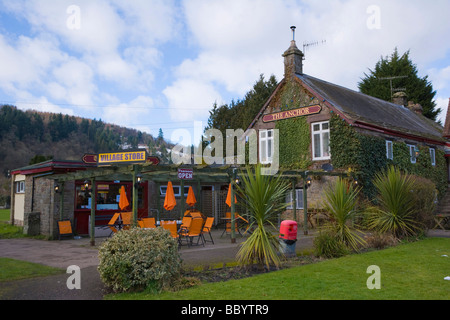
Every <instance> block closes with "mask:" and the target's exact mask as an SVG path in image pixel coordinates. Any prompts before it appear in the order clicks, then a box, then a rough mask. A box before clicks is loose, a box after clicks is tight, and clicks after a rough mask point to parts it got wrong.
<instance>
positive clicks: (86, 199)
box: [75, 184, 91, 209]
mask: <svg viewBox="0 0 450 320" xmlns="http://www.w3.org/2000/svg"><path fill="white" fill-rule="evenodd" d="M75 197H76V209H90V208H91V196H90V193H89V192H88V191H87V190H86V188H85V186H84V184H82V185H77V186H76V187H75Z"/></svg>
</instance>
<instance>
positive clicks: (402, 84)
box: [358, 48, 441, 120]
mask: <svg viewBox="0 0 450 320" xmlns="http://www.w3.org/2000/svg"><path fill="white" fill-rule="evenodd" d="M369 71H370V74H369V75H367V74H366V73H364V76H365V78H364V79H361V82H359V83H358V88H359V90H360V91H361V92H362V93H365V94H368V95H371V96H373V97H377V98H380V99H383V100H386V101H391V99H392V92H391V87H390V82H389V81H390V80H380V78H389V77H402V76H407V77H406V78H397V79H392V87H393V88H406V94H407V96H408V100H412V101H414V102H415V103H419V104H420V105H421V106H422V107H423V115H424V116H425V117H427V118H430V119H432V120H436V117H437V116H438V114H439V113H440V112H441V109H439V108H438V109H436V103H435V101H434V100H433V99H434V96H435V95H436V91H434V90H433V86H432V84H431V82H430V81H428V76H425V77H423V78H420V77H419V76H418V71H417V67H416V65H415V64H413V62H412V61H411V59H410V58H409V51H407V52H405V53H404V54H403V55H402V56H400V55H399V53H398V51H397V48H395V50H394V53H393V54H392V55H391V56H390V57H385V58H383V57H381V59H380V61H378V62H377V63H376V65H375V69H374V70H371V69H369Z"/></svg>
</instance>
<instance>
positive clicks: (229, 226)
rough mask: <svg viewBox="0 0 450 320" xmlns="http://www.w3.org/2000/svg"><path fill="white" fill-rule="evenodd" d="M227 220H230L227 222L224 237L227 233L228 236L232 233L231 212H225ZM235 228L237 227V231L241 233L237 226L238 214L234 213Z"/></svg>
mask: <svg viewBox="0 0 450 320" xmlns="http://www.w3.org/2000/svg"><path fill="white" fill-rule="evenodd" d="M225 218H227V219H230V220H227V223H226V226H225V230H224V232H223V233H222V235H223V234H224V233H225V232H226V233H227V234H229V233H231V212H225ZM234 227H235V231H236V232H239V230H238V224H237V219H236V213H234Z"/></svg>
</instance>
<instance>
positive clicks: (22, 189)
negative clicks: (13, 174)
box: [16, 181, 25, 193]
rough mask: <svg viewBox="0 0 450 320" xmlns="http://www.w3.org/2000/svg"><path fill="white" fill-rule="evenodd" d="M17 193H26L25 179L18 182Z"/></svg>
mask: <svg viewBox="0 0 450 320" xmlns="http://www.w3.org/2000/svg"><path fill="white" fill-rule="evenodd" d="M16 193H25V181H17V182H16Z"/></svg>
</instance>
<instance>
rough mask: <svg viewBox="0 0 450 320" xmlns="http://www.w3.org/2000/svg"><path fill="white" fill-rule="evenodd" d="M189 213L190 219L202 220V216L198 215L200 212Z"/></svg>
mask: <svg viewBox="0 0 450 320" xmlns="http://www.w3.org/2000/svg"><path fill="white" fill-rule="evenodd" d="M190 213H191V217H192V219H194V218H202V219H203V217H202V214H201V213H200V211H191V212H190Z"/></svg>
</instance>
